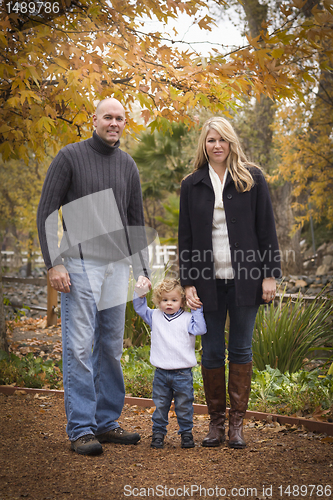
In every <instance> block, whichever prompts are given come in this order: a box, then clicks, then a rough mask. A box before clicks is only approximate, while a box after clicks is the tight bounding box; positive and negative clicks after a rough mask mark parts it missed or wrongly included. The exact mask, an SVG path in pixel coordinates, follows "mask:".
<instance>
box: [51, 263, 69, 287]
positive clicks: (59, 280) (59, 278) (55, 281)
mask: <svg viewBox="0 0 333 500" xmlns="http://www.w3.org/2000/svg"><path fill="white" fill-rule="evenodd" d="M48 275H49V280H50V285H51V286H52V288H54V289H55V290H57V292H64V293H69V292H70V291H71V290H70V286H71V280H70V277H69V274H68V272H67V269H66V268H65V266H63V265H62V264H60V265H58V266H54V267H51V269H49V270H48Z"/></svg>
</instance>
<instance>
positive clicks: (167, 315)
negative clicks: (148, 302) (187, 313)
mask: <svg viewBox="0 0 333 500" xmlns="http://www.w3.org/2000/svg"><path fill="white" fill-rule="evenodd" d="M183 312H184V309H178V311H177V312H176V313H174V314H166V313H163V316H164V318H165V319H166V320H167V321H169V322H170V321H172V320H174V319H177V318H179V316H181V315H182V314H183Z"/></svg>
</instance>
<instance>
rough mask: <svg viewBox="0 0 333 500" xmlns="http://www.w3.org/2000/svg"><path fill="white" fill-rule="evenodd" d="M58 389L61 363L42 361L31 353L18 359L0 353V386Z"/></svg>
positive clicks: (60, 380) (12, 355) (60, 378)
mask: <svg viewBox="0 0 333 500" xmlns="http://www.w3.org/2000/svg"><path fill="white" fill-rule="evenodd" d="M9 384H14V385H16V386H18V387H32V388H36V389H41V388H43V387H49V388H50V389H59V388H61V386H62V373H61V363H55V362H54V361H53V360H52V359H48V360H46V361H45V360H43V358H41V357H37V358H36V357H35V356H34V354H33V353H29V354H27V355H26V356H23V357H19V356H16V355H15V354H13V353H11V354H7V353H6V352H4V351H0V385H9Z"/></svg>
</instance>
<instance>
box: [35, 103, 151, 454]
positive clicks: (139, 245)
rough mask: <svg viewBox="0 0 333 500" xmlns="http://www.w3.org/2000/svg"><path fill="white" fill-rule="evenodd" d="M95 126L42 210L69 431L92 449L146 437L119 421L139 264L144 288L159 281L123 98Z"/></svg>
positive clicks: (62, 159) (67, 159) (47, 190)
mask: <svg viewBox="0 0 333 500" xmlns="http://www.w3.org/2000/svg"><path fill="white" fill-rule="evenodd" d="M93 124H94V127H95V131H94V133H93V136H92V137H91V138H90V139H88V140H85V141H82V142H79V143H74V144H69V145H68V146H65V147H64V148H63V149H61V150H60V151H59V153H58V154H57V156H56V157H55V158H54V160H53V161H52V163H51V165H50V167H49V170H48V172H47V175H46V178H45V182H44V186H43V190H42V195H41V199H40V203H39V206H38V212H37V225H38V233H39V239H40V245H41V249H42V253H43V258H44V261H45V264H46V266H47V269H48V275H49V280H50V283H51V286H52V287H53V288H54V289H55V290H57V291H59V292H62V294H61V325H62V340H63V380H64V392H65V410H66V416H67V434H68V436H69V439H70V441H71V447H72V449H73V450H74V451H76V452H77V453H80V454H85V455H97V454H100V453H102V451H103V449H102V446H101V444H100V443H103V442H114V443H122V444H135V443H137V442H138V441H139V439H140V435H139V434H138V433H131V432H127V431H125V430H123V429H121V428H120V427H119V424H118V423H117V422H116V420H117V419H118V418H119V416H120V414H121V411H122V408H123V405H124V397H125V389H124V381H123V374H122V369H121V364H120V358H121V354H122V345H123V333H124V322H125V308H126V300H127V289H128V278H129V265H130V264H131V265H132V267H133V274H134V276H135V278H136V279H137V284H138V285H139V286H140V287H150V286H151V284H150V281H149V277H148V258H147V252H146V246H147V243H146V237H145V232H144V217H143V207H142V195H141V186H140V179H139V173H138V169H137V167H136V165H135V163H134V161H133V159H132V158H131V157H130V156H129V155H128V154H127V153H125V152H124V151H122V150H120V149H119V144H120V143H119V139H120V137H121V135H122V133H123V130H124V128H125V125H126V118H125V110H124V108H123V106H122V104H121V103H120V102H119V101H118V100H116V99H114V98H108V99H104V100H103V101H101V102H100V103H99V104H98V106H97V108H96V111H95V114H94V115H93ZM60 207H61V208H62V218H63V237H62V241H61V244H60V249H59V248H58V234H57V232H58V210H59V209H60Z"/></svg>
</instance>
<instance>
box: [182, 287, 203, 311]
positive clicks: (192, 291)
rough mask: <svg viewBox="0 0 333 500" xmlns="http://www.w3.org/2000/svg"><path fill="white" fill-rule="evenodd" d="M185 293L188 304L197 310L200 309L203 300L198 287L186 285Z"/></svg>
mask: <svg viewBox="0 0 333 500" xmlns="http://www.w3.org/2000/svg"><path fill="white" fill-rule="evenodd" d="M185 295H186V304H187V305H188V307H189V308H190V309H193V310H194V311H196V310H197V309H200V307H201V306H202V302H201V300H200V299H199V297H198V294H197V289H196V288H195V286H186V287H185Z"/></svg>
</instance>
